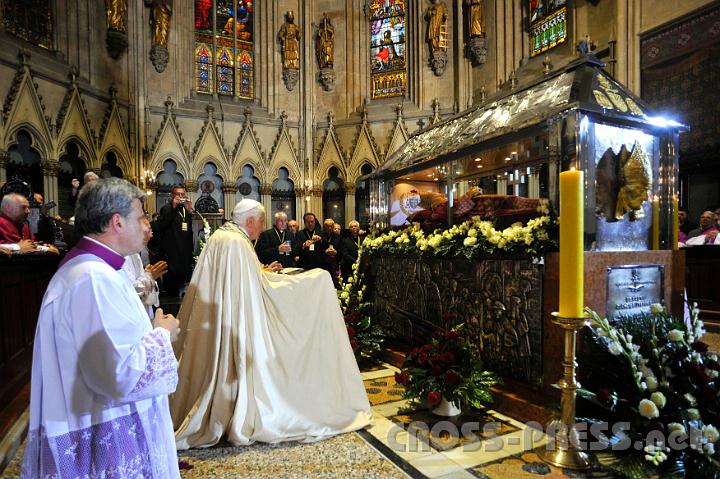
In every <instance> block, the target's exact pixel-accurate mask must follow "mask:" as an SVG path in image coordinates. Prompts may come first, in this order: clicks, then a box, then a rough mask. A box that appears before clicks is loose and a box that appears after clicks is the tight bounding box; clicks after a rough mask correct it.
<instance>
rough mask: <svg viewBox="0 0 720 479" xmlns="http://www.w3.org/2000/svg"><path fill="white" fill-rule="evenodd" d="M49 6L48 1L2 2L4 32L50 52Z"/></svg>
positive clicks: (51, 43)
mask: <svg viewBox="0 0 720 479" xmlns="http://www.w3.org/2000/svg"><path fill="white" fill-rule="evenodd" d="M50 4H51V1H50V0H2V24H3V27H4V28H5V31H6V32H7V33H10V34H12V35H15V36H16V37H20V38H22V39H23V40H26V41H28V42H30V43H33V44H35V45H37V46H39V47H43V48H47V49H48V50H51V49H52V48H53V40H52V33H53V25H52V8H51V7H50Z"/></svg>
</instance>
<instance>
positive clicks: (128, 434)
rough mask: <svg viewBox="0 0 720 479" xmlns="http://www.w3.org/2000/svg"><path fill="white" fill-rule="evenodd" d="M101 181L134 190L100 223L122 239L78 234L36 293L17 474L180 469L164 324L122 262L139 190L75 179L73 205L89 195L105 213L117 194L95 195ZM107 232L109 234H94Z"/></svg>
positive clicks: (170, 472) (138, 214) (133, 235)
mask: <svg viewBox="0 0 720 479" xmlns="http://www.w3.org/2000/svg"><path fill="white" fill-rule="evenodd" d="M121 182H122V183H121ZM108 185H109V186H108ZM106 187H107V188H106ZM103 188H105V189H108V188H109V189H110V190H113V189H118V188H119V189H120V190H122V191H123V192H124V193H125V195H126V196H128V195H135V196H133V197H131V198H130V200H132V210H131V213H130V214H127V215H126V216H122V215H123V214H125V213H122V214H121V218H119V219H118V214H119V213H115V214H113V216H112V219H111V220H110V222H111V225H110V226H108V227H107V230H110V229H112V228H115V226H118V225H120V227H119V228H116V229H115V231H116V232H118V231H119V233H118V237H121V239H120V240H119V241H118V242H117V243H116V244H117V245H119V246H122V248H120V249H117V250H116V249H112V248H110V247H109V246H108V243H103V242H101V241H98V240H96V239H95V238H93V237H92V236H85V237H83V238H82V239H81V240H80V241H79V242H78V244H77V245H76V247H75V248H74V249H73V250H72V251H70V252H69V253H68V255H67V256H66V257H65V259H64V260H63V263H62V264H61V266H60V268H59V269H58V271H57V273H56V274H55V275H54V276H53V278H52V280H51V281H50V284H49V286H48V288H47V291H46V292H45V296H44V298H43V302H42V306H41V308H40V316H39V319H38V325H37V331H36V333H35V343H34V346H33V364H32V379H31V388H30V420H29V431H28V438H27V442H26V448H25V457H24V461H23V469H22V477H24V478H34V479H35V478H72V479H75V478H89V477H98V478H110V477H116V478H138V477H142V478H146V479H147V478H157V479H161V478H162V479H164V478H174V477H177V478H179V477H180V474H179V471H178V462H177V453H176V449H175V443H174V442H175V441H174V436H173V429H172V423H171V419H170V412H169V409H168V399H167V395H168V393H170V392H172V391H174V390H175V386H176V384H177V361H176V360H175V356H174V354H173V350H172V345H171V342H170V341H171V332H170V330H169V329H167V328H166V327H165V326H162V327H160V326H158V327H155V328H153V326H152V325H151V322H150V321H149V320H148V314H147V312H146V310H145V307H144V306H143V304H142V303H141V302H140V299H139V297H138V295H137V293H136V292H135V289H134V288H133V285H132V284H131V282H130V280H129V278H128V277H127V275H126V274H125V273H124V272H122V271H121V267H122V265H123V263H124V262H125V258H124V257H123V256H124V255H126V254H130V253H132V252H133V251H139V250H140V247H141V246H142V244H141V243H140V242H139V241H138V240H137V236H138V235H139V234H140V233H141V231H140V230H141V228H142V226H141V223H140V220H141V218H142V216H143V211H142V207H141V202H140V200H141V199H142V197H143V196H144V194H143V193H142V192H141V191H140V190H138V189H137V188H135V187H134V186H132V185H130V184H129V183H127V182H126V181H124V180H119V179H110V180H98V181H97V182H95V183H93V186H86V187H85V188H83V192H82V193H81V195H80V198H78V210H76V211H79V210H80V209H81V208H82V207H84V206H87V205H86V204H85V203H88V202H89V203H92V204H96V206H93V208H95V209H97V210H103V209H104V212H103V211H101V213H102V214H105V215H108V214H110V213H112V211H108V208H112V207H113V205H117V204H118V202H117V201H114V202H113V201H110V200H108V198H107V196H103V195H100V196H99V198H100V200H99V201H98V198H95V196H97V195H95V194H96V193H97V192H98V190H99V189H103ZM113 191H114V190H113ZM91 195H95V196H92V198H94V199H93V200H92V201H86V199H87V198H84V196H91ZM126 200H128V198H126ZM130 200H128V201H126V203H129V202H130ZM125 207H127V204H126V205H125ZM126 209H127V208H126ZM103 221H104V220H103ZM86 231H87V230H86ZM90 233H93V232H92V231H90ZM97 233H99V232H97ZM106 234H107V235H110V234H112V233H107V231H104V232H102V234H98V235H97V236H96V237H97V238H100V239H105V238H106ZM134 243H137V244H136V245H135V246H136V247H135V246H134ZM110 244H113V243H112V242H110ZM121 249H126V251H121ZM160 316H162V312H158V313H157V314H156V325H157V323H158V320H157V318H158V317H160ZM163 320H164V319H162V318H161V319H160V321H161V322H162V321H163ZM165 321H167V320H166V319H165ZM172 322H174V323H175V324H176V323H177V321H176V320H175V319H174V318H172ZM165 324H169V323H167V322H166V323H165ZM176 328H177V325H175V329H176Z"/></svg>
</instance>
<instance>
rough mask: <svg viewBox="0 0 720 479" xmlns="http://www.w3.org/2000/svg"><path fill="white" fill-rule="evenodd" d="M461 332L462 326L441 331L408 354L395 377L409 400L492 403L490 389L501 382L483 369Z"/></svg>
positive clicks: (441, 329) (472, 403) (477, 404)
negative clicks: (441, 399) (443, 399)
mask: <svg viewBox="0 0 720 479" xmlns="http://www.w3.org/2000/svg"><path fill="white" fill-rule="evenodd" d="M444 319H445V321H446V322H447V321H450V320H451V319H452V318H451V317H449V316H446V317H445V318H444ZM461 330H462V325H459V326H456V327H455V328H451V329H445V328H438V329H437V330H436V331H435V334H434V335H433V337H432V340H431V341H430V342H429V343H427V344H424V345H422V346H419V347H416V348H414V349H413V350H412V351H411V352H410V354H408V356H407V357H406V358H405V363H404V364H403V367H402V370H401V371H400V372H399V373H396V374H395V379H396V381H397V382H398V383H400V384H402V385H403V386H405V398H406V399H427V400H428V402H429V403H430V404H431V405H435V404H437V403H438V402H439V401H440V398H443V397H444V398H445V399H446V400H448V401H451V402H457V403H461V404H467V405H470V406H473V407H476V408H482V407H484V406H485V405H486V404H488V403H490V402H492V394H491V392H490V388H491V387H492V386H494V385H496V384H498V383H499V379H498V378H497V376H495V374H493V373H492V372H489V371H485V370H484V369H483V365H482V362H481V361H480V360H479V359H478V358H476V357H475V356H474V355H473V353H472V351H471V349H470V347H469V345H468V342H467V340H466V339H465V338H464V337H463V336H462V335H461V333H460V331H461Z"/></svg>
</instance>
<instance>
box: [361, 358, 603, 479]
mask: <svg viewBox="0 0 720 479" xmlns="http://www.w3.org/2000/svg"><path fill="white" fill-rule="evenodd" d="M395 371H397V368H395V367H393V366H391V365H388V364H385V365H384V369H377V368H375V369H374V370H373V371H368V372H363V378H364V380H365V389H366V390H367V391H368V398H369V399H370V402H371V404H372V406H373V412H374V423H373V425H372V426H371V427H369V428H368V429H367V430H366V431H363V432H361V433H360V435H361V436H363V437H365V438H366V439H368V440H369V441H370V443H371V444H372V445H373V446H375V447H376V448H378V450H379V451H381V452H382V453H383V454H385V456H386V457H388V458H389V459H390V460H391V461H393V462H394V463H395V464H397V465H398V466H399V467H400V468H402V469H403V470H404V471H405V472H406V473H407V474H408V475H409V476H410V477H413V478H432V479H435V478H438V479H462V478H468V479H473V478H481V479H525V478H528V479H529V478H533V479H539V478H545V479H564V478H574V479H580V478H611V477H613V476H612V475H611V474H609V473H607V472H604V471H602V470H594V471H589V472H580V473H578V472H570V471H562V470H560V469H558V468H555V467H550V466H547V465H546V464H545V463H543V462H542V461H541V460H540V458H539V457H538V456H537V454H536V453H535V452H534V451H533V450H534V449H536V448H539V447H541V446H544V445H545V441H546V438H545V436H544V435H543V434H542V433H541V432H539V431H537V430H534V429H530V428H528V427H526V426H525V425H524V424H522V423H520V422H518V421H516V420H514V419H512V418H510V417H507V416H505V415H503V414H500V413H499V412H497V411H492V410H489V411H486V412H483V413H478V412H475V413H473V412H464V413H463V414H462V415H461V416H460V417H459V418H452V419H451V420H449V421H446V422H440V421H441V418H438V417H435V416H433V415H432V414H430V413H428V412H427V409H426V408H425V407H424V406H423V405H421V404H414V403H409V402H408V401H405V400H402V386H398V385H397V384H396V383H395V379H394V374H395ZM471 422H477V423H478V424H477V426H474V427H473V431H471V432H468V433H467V434H463V432H462V431H463V430H462V427H463V424H464V425H465V426H466V427H467V426H468V424H469V423H471ZM425 425H427V428H428V429H429V430H430V431H427V430H425ZM483 426H485V428H483ZM436 428H437V429H436ZM432 431H437V433H436V434H432ZM473 433H474V434H473ZM453 446H454V447H453Z"/></svg>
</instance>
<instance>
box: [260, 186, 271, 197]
mask: <svg viewBox="0 0 720 479" xmlns="http://www.w3.org/2000/svg"><path fill="white" fill-rule="evenodd" d="M260 194H261V195H271V194H272V185H260Z"/></svg>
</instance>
